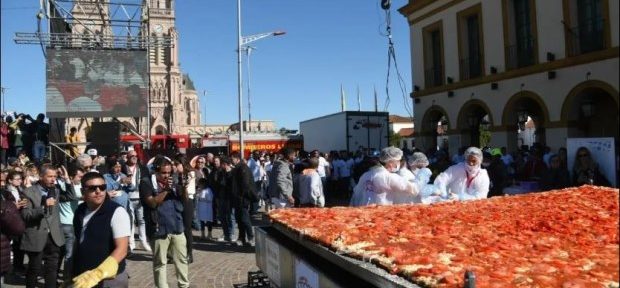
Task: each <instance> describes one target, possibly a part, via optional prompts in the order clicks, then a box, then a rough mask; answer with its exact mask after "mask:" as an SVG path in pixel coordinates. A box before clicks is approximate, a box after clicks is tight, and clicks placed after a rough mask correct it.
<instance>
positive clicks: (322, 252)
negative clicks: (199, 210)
mask: <svg viewBox="0 0 620 288" xmlns="http://www.w3.org/2000/svg"><path fill="white" fill-rule="evenodd" d="M255 231H256V233H255V235H256V236H255V239H256V264H257V266H258V267H259V268H260V269H261V270H262V271H263V272H264V273H265V274H266V275H267V277H268V278H269V280H270V282H271V286H273V287H299V288H310V287H312V288H319V287H320V288H325V287H343V288H344V287H381V288H384V287H385V288H405V287H407V288H416V287H419V286H417V285H415V284H413V283H411V282H410V281H407V280H406V279H404V278H402V277H400V276H398V275H392V274H390V273H388V272H387V271H385V270H384V269H381V268H379V267H377V266H376V265H374V264H372V263H369V262H364V261H360V260H357V259H354V258H351V257H348V256H346V255H342V254H338V253H336V252H334V251H332V250H329V249H328V248H326V247H324V246H321V245H319V244H317V243H315V242H312V241H310V240H308V239H307V238H304V237H303V235H301V234H299V233H298V232H296V231H293V230H291V229H289V228H286V227H284V226H282V225H279V224H274V225H273V226H266V227H256V230H255Z"/></svg>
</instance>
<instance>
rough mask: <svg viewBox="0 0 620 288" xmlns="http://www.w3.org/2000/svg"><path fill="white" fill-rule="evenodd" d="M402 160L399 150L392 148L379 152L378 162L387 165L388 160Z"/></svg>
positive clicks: (401, 152) (401, 153)
mask: <svg viewBox="0 0 620 288" xmlns="http://www.w3.org/2000/svg"><path fill="white" fill-rule="evenodd" d="M401 158H403V150H400V149H398V148H396V147H394V146H390V147H385V148H383V149H382V150H381V154H380V155H379V161H381V162H382V163H387V162H388V161H390V160H396V161H400V159H401Z"/></svg>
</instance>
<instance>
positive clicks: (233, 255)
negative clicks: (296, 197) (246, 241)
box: [0, 214, 268, 288]
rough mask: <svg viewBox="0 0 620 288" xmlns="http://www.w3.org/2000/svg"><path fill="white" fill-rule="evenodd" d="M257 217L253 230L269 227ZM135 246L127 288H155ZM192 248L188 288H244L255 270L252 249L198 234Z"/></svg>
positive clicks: (15, 283)
mask: <svg viewBox="0 0 620 288" xmlns="http://www.w3.org/2000/svg"><path fill="white" fill-rule="evenodd" d="M257 216H258V218H253V219H252V224H253V225H254V226H260V225H266V224H267V223H268V222H267V220H266V217H265V216H263V214H259V215H257ZM213 236H214V238H217V237H220V236H222V229H221V228H220V227H214V228H213ZM136 242H137V243H136V245H138V248H137V249H135V250H134V254H133V255H132V256H131V257H129V259H128V260H127V269H128V273H129V275H130V279H129V287H132V288H133V287H154V284H153V270H152V269H153V266H152V261H151V259H152V258H151V255H150V254H149V253H147V252H146V251H144V250H142V249H141V246H140V244H139V243H140V242H139V241H136ZM193 247H194V252H193V254H194V263H192V264H190V267H189V277H190V282H191V287H201V288H202V287H215V288H220V287H243V286H244V285H243V284H245V283H247V277H248V272H249V271H256V270H258V267H256V258H255V253H254V247H249V246H241V247H238V246H236V245H232V244H227V243H219V242H216V241H212V240H201V239H200V232H199V231H194V246H193ZM41 281H42V280H41ZM5 282H6V283H3V284H2V285H0V286H2V287H7V288H13V287H25V286H24V283H25V282H24V278H23V277H20V278H14V277H10V276H9V277H7V279H5ZM168 284H169V286H170V287H177V285H176V277H175V272H174V266H173V265H172V264H170V265H168Z"/></svg>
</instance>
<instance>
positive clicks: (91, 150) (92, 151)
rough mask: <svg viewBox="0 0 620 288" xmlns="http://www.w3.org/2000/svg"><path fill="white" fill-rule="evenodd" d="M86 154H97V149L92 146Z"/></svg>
mask: <svg viewBox="0 0 620 288" xmlns="http://www.w3.org/2000/svg"><path fill="white" fill-rule="evenodd" d="M86 154H88V155H90V156H97V149H95V148H90V149H88V151H86Z"/></svg>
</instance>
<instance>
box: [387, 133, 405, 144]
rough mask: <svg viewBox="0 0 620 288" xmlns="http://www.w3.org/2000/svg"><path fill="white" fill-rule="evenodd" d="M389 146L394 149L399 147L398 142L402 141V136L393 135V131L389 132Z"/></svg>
mask: <svg viewBox="0 0 620 288" xmlns="http://www.w3.org/2000/svg"><path fill="white" fill-rule="evenodd" d="M389 136H390V145H391V146H394V147H400V140H401V139H403V137H402V136H400V134H398V133H394V131H392V130H390V134H389Z"/></svg>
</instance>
